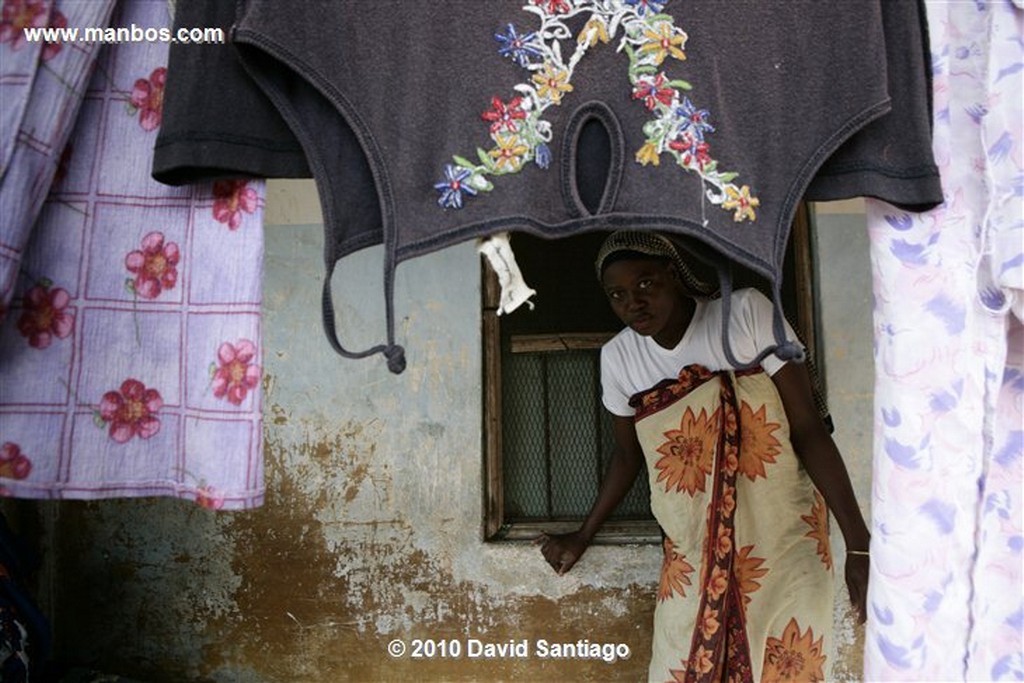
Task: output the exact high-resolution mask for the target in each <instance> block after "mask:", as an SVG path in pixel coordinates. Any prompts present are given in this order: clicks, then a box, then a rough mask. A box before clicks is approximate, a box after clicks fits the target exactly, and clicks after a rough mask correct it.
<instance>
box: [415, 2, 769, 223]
mask: <svg viewBox="0 0 1024 683" xmlns="http://www.w3.org/2000/svg"><path fill="white" fill-rule="evenodd" d="M667 1H668V0H533V1H532V2H531V3H530V4H527V5H525V6H524V7H523V8H522V9H523V11H525V12H529V13H531V14H534V15H536V16H537V18H538V19H539V21H540V27H539V28H538V29H537V30H535V31H526V32H523V31H521V30H520V29H518V28H516V26H515V24H513V23H509V24H507V27H506V29H505V31H504V32H503V33H497V34H495V36H494V37H495V39H496V40H497V42H498V45H499V47H498V54H499V55H500V56H501V57H507V58H509V59H511V60H512V61H513V62H515V63H516V64H517V65H518V66H520V67H522V68H524V69H526V70H528V71H530V72H531V74H530V78H529V80H527V81H526V82H524V83H519V84H517V85H515V86H513V90H515V91H516V96H515V97H513V98H512V99H510V100H507V101H505V100H503V99H502V98H501V97H500V96H497V95H495V96H494V97H493V98H492V99H491V106H492V109H491V110H490V111H485V112H483V113H482V114H481V118H482V119H483V120H484V121H488V122H490V137H491V141H492V143H493V144H494V146H493V147H492V148H491V149H489V150H487V149H484V148H482V147H478V148H477V150H476V156H477V161H471V160H469V159H467V158H465V157H461V156H453V157H452V160H453V161H454V164H447V165H445V168H444V178H443V179H442V180H441V181H439V182H437V183H435V184H434V188H435V189H436V190H437V191H438V193H439V196H438V199H437V203H438V205H440V206H441V207H442V208H446V209H448V208H451V209H461V208H462V207H463V206H464V203H465V198H466V197H475V196H477V195H478V193H480V192H490V191H492V190H493V189H494V184H493V183H492V181H491V180H490V179H489V178H490V177H497V176H501V175H506V174H510V173H518V172H519V171H521V170H522V169H523V168H525V167H526V166H527V165H529V162H531V161H532V162H534V163H536V164H537V165H538V166H539V167H541V168H547V167H548V166H549V164H550V163H551V150H550V148H549V146H548V143H550V142H551V137H552V132H551V124H550V122H548V121H545V120H544V119H543V118H542V116H543V114H544V112H545V110H546V109H547V108H548V107H551V106H559V105H561V103H562V101H563V99H564V98H565V97H566V96H567V95H568V94H570V93H572V92H573V88H574V86H573V83H572V78H573V73H574V71H575V68H576V66H577V64H578V63H579V61H580V60H581V59H582V58H583V57H584V56H585V55H586V53H587V51H588V50H589V49H590V48H592V47H595V46H597V45H599V44H601V43H609V42H610V41H611V39H612V38H615V37H616V36H619V35H620V33H621V37H620V38H619V42H618V46H617V50H618V51H620V52H624V53H625V54H626V56H627V57H628V60H629V64H628V69H627V75H628V78H629V85H630V87H631V90H632V97H633V99H634V100H638V101H639V102H640V103H641V104H642V105H643V106H644V107H645V108H646V109H647V110H648V111H649V112H651V115H652V118H651V119H650V120H649V121H648V122H647V123H646V124H644V127H643V134H644V138H645V140H644V143H643V144H642V145H641V146H640V148H639V149H638V150H637V151H636V152H635V159H636V162H637V163H639V164H641V165H643V166H646V165H651V166H660V165H661V159H662V156H663V155H668V156H669V157H671V158H672V160H673V161H674V162H675V164H676V165H677V166H679V167H680V168H682V169H683V170H684V171H687V172H689V173H694V174H696V175H697V176H698V177H699V178H700V179H701V183H702V185H703V191H702V194H703V196H704V197H705V198H706V199H707V201H709V202H711V203H712V204H714V205H717V206H720V207H721V208H722V209H723V210H726V211H732V212H733V220H734V221H736V222H737V223H739V222H743V221H748V220H749V221H755V220H757V212H756V211H755V209H757V208H758V207H759V206H760V200H759V199H758V198H757V197H756V196H752V195H751V190H750V187H749V186H747V185H743V186H742V187H738V186H736V185H735V184H734V183H733V182H732V181H733V180H734V179H735V178H736V177H737V176H738V175H739V174H738V173H735V172H723V171H721V170H719V168H718V161H717V160H716V159H715V158H714V157H713V156H712V150H711V143H710V142H709V140H708V139H707V137H706V136H707V134H709V133H713V132H714V131H715V128H714V126H713V125H712V124H711V123H710V116H711V114H710V113H709V112H708V110H706V109H700V108H698V107H697V105H695V104H694V102H693V101H692V100H691V98H690V97H689V96H688V95H684V94H683V93H684V92H687V91H690V90H692V86H691V85H690V84H689V83H688V82H687V81H684V80H679V79H674V78H671V77H670V76H669V74H668V73H667V72H666V68H667V67H668V66H669V65H670V64H677V63H679V62H683V61H685V60H686V44H687V41H688V40H689V36H688V35H687V33H686V32H685V31H683V30H682V29H681V28H679V27H678V26H676V25H675V19H674V18H673V17H672V16H671V15H667V14H662V13H661V12H662V10H663V9H664V6H665V5H666V4H667ZM577 17H583V18H586V22H585V23H584V25H583V28H582V29H581V30H580V31H579V33H578V34H577V35H576V40H575V49H574V50H573V51H572V53H571V55H570V56H569V58H568V59H564V58H563V55H562V47H563V42H562V41H564V40H566V39H569V38H572V37H573V32H572V30H571V29H570V28H569V25H568V23H567V22H568V21H569V20H570V19H575V18H577ZM620 29H621V32H620Z"/></svg>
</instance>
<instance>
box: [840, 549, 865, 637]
mask: <svg viewBox="0 0 1024 683" xmlns="http://www.w3.org/2000/svg"><path fill="white" fill-rule="evenodd" d="M870 561H871V560H870V558H869V557H868V556H867V555H860V554H856V555H854V554H847V555H846V589H847V590H848V591H849V592H850V602H851V603H853V608H854V609H855V610H857V623H858V624H863V623H864V622H865V621H867V618H868V570H869V569H870Z"/></svg>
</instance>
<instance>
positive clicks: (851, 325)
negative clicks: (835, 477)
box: [815, 203, 875, 681]
mask: <svg viewBox="0 0 1024 683" xmlns="http://www.w3.org/2000/svg"><path fill="white" fill-rule="evenodd" d="M821 208H822V209H824V210H819V211H818V214H817V220H816V231H815V235H816V239H817V243H818V258H817V271H818V295H819V297H820V301H821V310H820V319H819V323H820V332H821V338H820V339H819V341H820V342H821V343H822V344H823V348H824V349H825V383H826V386H827V389H828V402H829V408H830V409H831V411H832V418H833V421H834V422H835V428H836V430H835V433H834V434H833V435H832V438H833V439H834V440H835V442H836V445H837V446H839V452H840V453H842V454H843V459H844V460H845V461H846V467H847V470H849V472H850V479H851V480H852V482H853V487H854V491H855V492H856V494H857V501H858V502H859V503H860V506H861V511H862V512H863V513H864V519H865V520H868V521H869V525H870V503H871V457H872V456H871V430H872V405H873V392H874V379H875V376H874V360H873V353H872V313H871V305H872V301H871V262H870V260H869V250H868V234H867V226H866V223H865V217H864V213H863V210H862V209H861V208H860V205H859V203H856V204H847V203H837V204H836V205H827V206H825V207H821ZM845 549H846V548H845V544H844V543H843V536H842V534H840V533H839V529H838V528H837V527H836V526H835V525H833V528H832V550H833V553H834V556H835V557H836V560H837V567H836V641H837V653H836V655H837V656H836V661H835V665H834V667H833V671H832V673H833V676H835V678H836V679H837V680H846V681H859V680H863V676H862V672H863V654H862V653H863V651H864V628H863V627H861V626H856V625H855V624H856V620H855V619H854V616H853V612H852V610H851V609H850V602H849V597H848V594H847V592H846V582H845V580H844V578H843V571H842V570H843V564H842V562H843V557H844V555H845Z"/></svg>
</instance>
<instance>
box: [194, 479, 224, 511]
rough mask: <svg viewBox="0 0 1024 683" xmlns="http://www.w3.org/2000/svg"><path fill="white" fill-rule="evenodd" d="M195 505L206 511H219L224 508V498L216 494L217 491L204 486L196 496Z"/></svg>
mask: <svg viewBox="0 0 1024 683" xmlns="http://www.w3.org/2000/svg"><path fill="white" fill-rule="evenodd" d="M196 505H198V506H199V507H202V508H206V509H207V510H220V509H221V508H222V507H224V498H223V497H222V496H220V495H218V494H217V489H215V488H213V487H212V486H206V485H204V486H200V487H199V490H198V492H197V494H196Z"/></svg>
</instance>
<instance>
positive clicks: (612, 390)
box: [601, 344, 636, 417]
mask: <svg viewBox="0 0 1024 683" xmlns="http://www.w3.org/2000/svg"><path fill="white" fill-rule="evenodd" d="M621 360H622V359H621V354H620V353H618V350H617V349H615V348H612V346H611V344H605V345H604V346H603V347H601V403H603V404H604V407H605V408H606V409H607V410H608V412H610V413H611V414H612V415H617V416H619V417H633V415H634V414H635V413H636V411H635V410H633V407H632V406H630V405H629V398H630V397H629V394H628V393H627V390H626V388H625V385H624V384H623V382H622V375H623V373H624V372H625V368H624V367H623V366H622V363H621Z"/></svg>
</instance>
